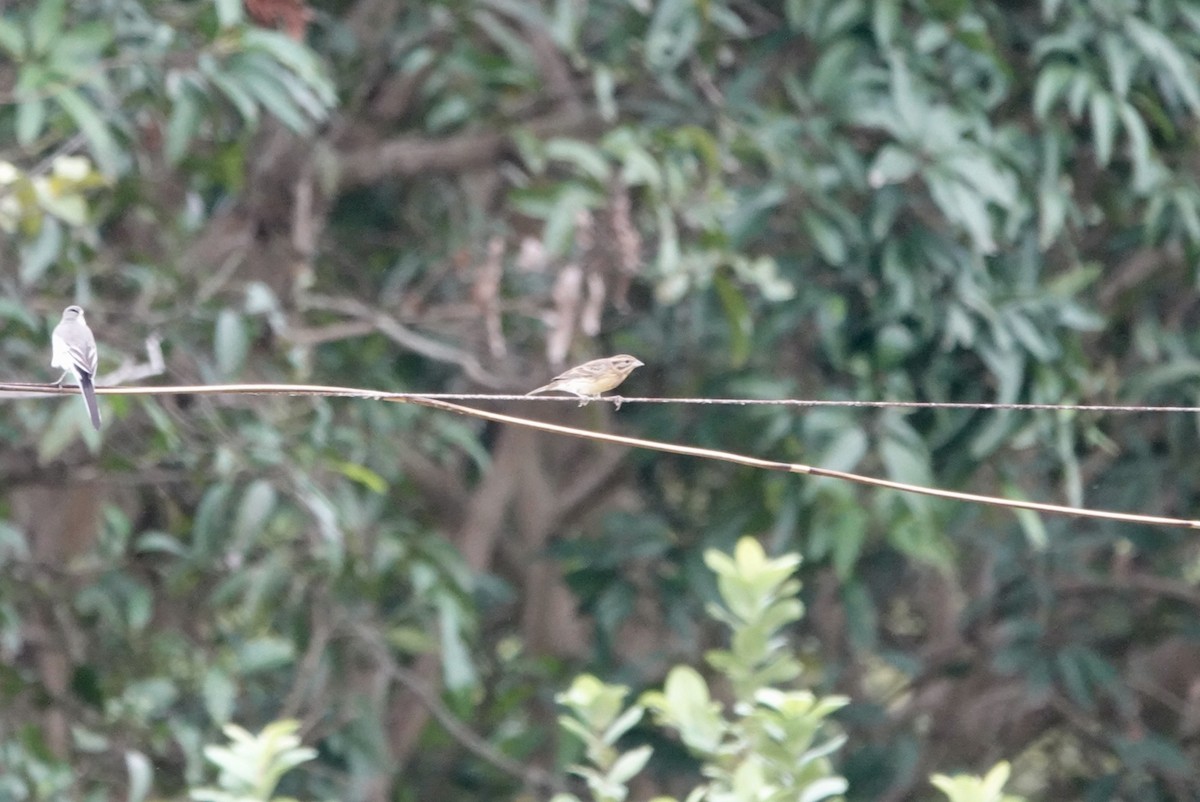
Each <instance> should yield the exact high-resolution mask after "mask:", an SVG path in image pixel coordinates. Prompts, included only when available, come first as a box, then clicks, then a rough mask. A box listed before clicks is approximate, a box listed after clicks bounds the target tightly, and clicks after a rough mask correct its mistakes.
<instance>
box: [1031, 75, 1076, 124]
mask: <svg viewBox="0 0 1200 802" xmlns="http://www.w3.org/2000/svg"><path fill="white" fill-rule="evenodd" d="M1077 71H1078V68H1077V67H1074V66H1073V65H1070V64H1063V63H1062V62H1058V61H1055V62H1051V63H1050V64H1049V65H1047V66H1046V67H1044V68H1043V69H1042V71H1041V72H1040V73H1039V74H1038V78H1037V85H1036V86H1035V87H1034V90H1033V114H1034V116H1035V117H1037V118H1038V119H1039V120H1045V119H1046V118H1047V117H1048V116H1049V114H1050V107H1051V106H1053V105H1054V103H1055V102H1056V101H1057V100H1058V98H1059V97H1061V96H1062V93H1063V91H1064V90H1065V89H1066V88H1067V84H1068V83H1069V82H1070V81H1071V79H1072V78H1074V77H1075V75H1076V73H1077Z"/></svg>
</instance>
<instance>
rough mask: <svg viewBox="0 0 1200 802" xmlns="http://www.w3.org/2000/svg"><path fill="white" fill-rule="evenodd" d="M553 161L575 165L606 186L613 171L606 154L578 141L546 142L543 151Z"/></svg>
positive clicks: (558, 140) (556, 140)
mask: <svg viewBox="0 0 1200 802" xmlns="http://www.w3.org/2000/svg"><path fill="white" fill-rule="evenodd" d="M543 152H544V154H545V156H546V158H547V159H549V160H551V161H561V162H567V163H569V164H573V165H574V166H575V167H577V168H578V169H579V170H580V171H581V172H582V173H583V174H584V175H586V176H587V177H589V178H591V179H592V180H594V181H597V182H599V183H601V184H605V183H607V182H608V180H609V175H610V173H611V170H610V169H609V166H608V160H607V159H605V157H604V154H603V153H601V152H600V150H599V149H597V148H596V147H595V146H593V145H590V144H588V143H586V142H581V141H579V140H577V139H551V140H549V141H548V142H546V147H545V150H544V151H543Z"/></svg>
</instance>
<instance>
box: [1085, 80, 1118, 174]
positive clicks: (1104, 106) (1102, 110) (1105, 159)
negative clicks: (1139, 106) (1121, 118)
mask: <svg viewBox="0 0 1200 802" xmlns="http://www.w3.org/2000/svg"><path fill="white" fill-rule="evenodd" d="M1088 108H1089V110H1090V112H1091V122H1092V141H1093V142H1094V143H1095V145H1096V163H1097V164H1099V165H1100V166H1101V167H1107V166H1108V163H1109V162H1110V161H1112V152H1113V140H1114V139H1115V138H1116V136H1117V113H1116V104H1114V103H1113V99H1112V97H1110V96H1109V95H1108V94H1106V93H1105V92H1103V91H1100V90H1097V91H1095V92H1093V93H1092V98H1091V103H1090V104H1089V106H1088Z"/></svg>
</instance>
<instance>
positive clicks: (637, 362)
mask: <svg viewBox="0 0 1200 802" xmlns="http://www.w3.org/2000/svg"><path fill="white" fill-rule="evenodd" d="M645 364H646V363H645V362H643V361H642V360H640V359H638V358H637V357H634V360H633V366H634V367H635V368H640V367H644V366H645Z"/></svg>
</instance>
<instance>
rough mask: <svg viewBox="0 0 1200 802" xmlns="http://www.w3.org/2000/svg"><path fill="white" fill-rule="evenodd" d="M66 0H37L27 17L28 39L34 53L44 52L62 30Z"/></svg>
mask: <svg viewBox="0 0 1200 802" xmlns="http://www.w3.org/2000/svg"><path fill="white" fill-rule="evenodd" d="M65 11H66V0H38V2H37V9H36V10H34V12H33V15H32V16H31V17H30V18H29V39H30V45H31V48H32V50H33V52H34V53H45V52H46V50H47V48H49V47H50V43H51V42H53V41H54V40H55V39H56V38H57V37H58V35H59V32H60V31H61V30H62V24H63V15H64V13H65Z"/></svg>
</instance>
